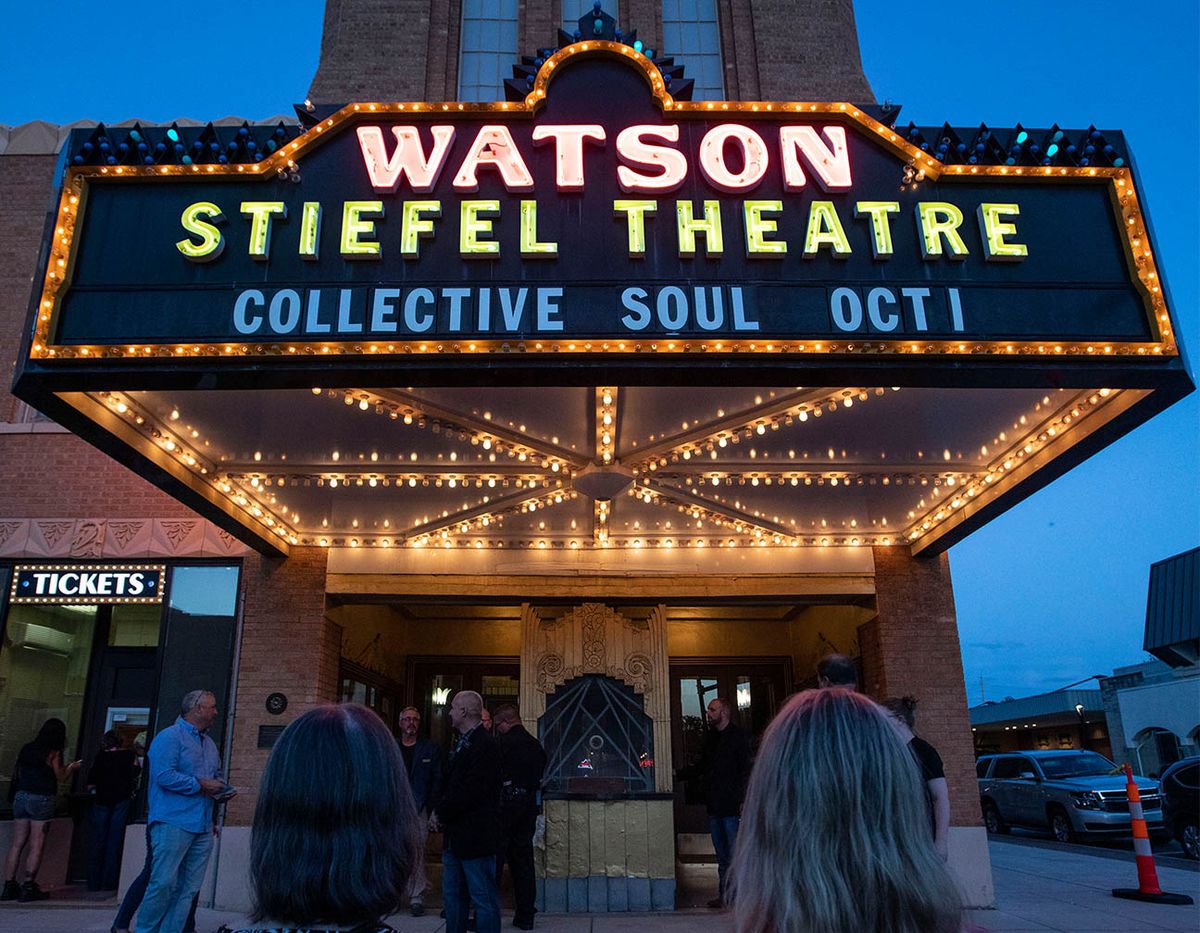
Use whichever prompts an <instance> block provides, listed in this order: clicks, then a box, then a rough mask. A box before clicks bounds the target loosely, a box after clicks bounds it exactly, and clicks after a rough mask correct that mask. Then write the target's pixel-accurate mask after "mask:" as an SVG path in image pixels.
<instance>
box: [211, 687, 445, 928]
mask: <svg viewBox="0 0 1200 933" xmlns="http://www.w3.org/2000/svg"><path fill="white" fill-rule="evenodd" d="M401 747H403V746H401ZM404 770H405V768H404V759H403V757H402V755H401V752H400V750H399V749H398V748H397V744H396V740H395V739H394V738H393V737H392V734H391V732H389V731H388V728H387V726H386V725H384V723H383V720H382V719H380V718H379V716H378V715H376V714H375V712H374V711H372V710H370V709H368V708H367V707H365V706H360V705H359V704H357V703H341V704H338V705H333V704H330V705H326V706H318V707H317V708H316V709H312V710H309V711H308V712H307V713H304V714H303V715H302V716H300V717H298V718H297V719H296V721H295V722H293V723H292V724H291V725H289V726H288V727H287V728H286V729H284V731H283V734H282V735H281V736H280V737H279V740H278V741H277V742H276V743H275V747H274V748H273V749H272V750H271V757H270V758H269V759H268V761H267V767H266V770H265V771H264V772H263V777H262V784H261V786H260V788H259V795H258V803H257V804H256V806H255V808H254V829H253V830H252V832H251V835H250V886H251V891H252V892H253V900H254V911H253V914H252V915H251V926H250V927H247V928H242V927H238V928H236V929H232V930H231V929H230V928H229V927H227V926H223V927H221V928H220V930H218V931H217V933H333V931H334V930H353V931H354V933H395V931H394V930H393V928H392V927H390V926H388V925H386V924H385V923H384V918H385V917H387V915H388V914H390V913H393V912H395V911H396V910H397V909H399V907H400V902H401V900H402V899H403V897H404V892H405V889H406V888H407V887H408V878H409V873H410V872H411V871H412V869H413V866H414V865H415V863H416V860H417V859H418V857H419V855H420V852H421V849H422V847H423V843H422V842H421V839H420V837H421V836H422V835H423V834H424V832H425V827H424V823H423V821H421V820H420V819H419V818H418V816H417V809H416V806H415V805H414V803H413V796H412V793H411V792H410V790H409V785H408V779H407V778H406V777H405V775H404Z"/></svg>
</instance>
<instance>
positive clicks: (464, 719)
mask: <svg viewBox="0 0 1200 933" xmlns="http://www.w3.org/2000/svg"><path fill="white" fill-rule="evenodd" d="M482 709H483V697H481V696H480V695H479V694H478V693H476V692H475V691H473V690H460V691H459V692H458V693H456V694H455V695H454V699H453V700H452V701H451V702H450V725H452V726H453V727H454V728H455V730H457V732H458V741H457V742H455V743H454V748H453V749H452V750H451V752H450V763H449V765H448V766H447V769H446V779H445V784H444V786H443V789H442V794H441V797H440V798H439V799H438V802H437V805H436V806H435V807H434V813H433V820H432V825H433V826H434V827H440V828H441V830H442V831H443V832H444V833H445V837H444V844H443V849H442V866H443V869H444V871H443V874H442V897H443V900H444V901H445V905H446V933H466V929H467V911H468V908H469V907H470V906H474V908H475V914H476V917H477V918H478V921H477V922H478V930H479V933H500V893H499V890H498V889H497V888H496V852H497V851H498V850H499V848H500V752H499V749H498V748H497V747H496V740H495V739H493V738H492V737H491V736H490V735H488V733H487V730H485V729H483V728H482V726H481V725H480V712H481V710H482Z"/></svg>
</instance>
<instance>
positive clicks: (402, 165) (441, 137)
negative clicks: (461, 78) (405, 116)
mask: <svg viewBox="0 0 1200 933" xmlns="http://www.w3.org/2000/svg"><path fill="white" fill-rule="evenodd" d="M429 131H430V132H431V133H432V134H433V148H432V149H431V150H430V151H429V155H428V156H426V155H425V149H424V147H423V146H422V145H421V137H420V136H419V135H418V134H417V128H416V127H415V126H393V127H392V133H393V135H395V137H396V149H395V151H393V152H392V157H391V158H390V159H389V158H388V157H387V153H386V152H385V151H384V145H383V129H382V128H381V127H378V126H360V127H359V128H358V146H359V149H361V150H362V157H363V163H364V164H365V165H366V167H367V175H368V177H370V179H371V187H372V188H374V189H375V190H376V191H395V190H396V189H397V188H398V187H399V186H400V179H401V178H403V177H404V176H406V175H407V176H408V183H409V186H410V187H411V188H412V190H413V191H421V192H424V191H432V190H433V186H434V185H436V184H437V180H438V176H439V175H440V174H441V173H442V166H443V165H444V164H445V161H446V152H447V151H448V150H449V149H450V143H451V142H453V141H454V127H452V126H431V127H430V128H429Z"/></svg>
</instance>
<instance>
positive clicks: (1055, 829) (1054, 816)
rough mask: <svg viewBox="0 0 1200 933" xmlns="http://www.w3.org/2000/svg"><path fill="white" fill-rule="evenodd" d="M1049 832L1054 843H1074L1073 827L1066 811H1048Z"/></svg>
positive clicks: (1056, 809)
mask: <svg viewBox="0 0 1200 933" xmlns="http://www.w3.org/2000/svg"><path fill="white" fill-rule="evenodd" d="M1050 832H1052V833H1053V834H1054V841H1055V842H1074V841H1075V827H1074V826H1072V825H1071V818H1070V817H1069V816H1067V814H1066V811H1064V810H1060V809H1058V808H1057V807H1056V808H1055V809H1053V810H1051V811H1050Z"/></svg>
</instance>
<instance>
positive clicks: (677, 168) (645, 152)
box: [617, 125, 688, 194]
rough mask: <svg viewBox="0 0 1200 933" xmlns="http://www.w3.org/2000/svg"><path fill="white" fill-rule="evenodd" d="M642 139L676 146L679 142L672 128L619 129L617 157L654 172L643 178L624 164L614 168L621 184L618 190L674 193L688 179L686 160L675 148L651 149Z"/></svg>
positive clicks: (642, 175)
mask: <svg viewBox="0 0 1200 933" xmlns="http://www.w3.org/2000/svg"><path fill="white" fill-rule="evenodd" d="M643 136H648V137H650V138H651V139H661V140H663V141H664V142H669V143H677V142H679V127H678V126H675V125H671V126H631V127H628V128H627V129H624V130H621V132H620V133H619V134H618V136H617V155H618V156H619V157H620V159H621V161H622V162H631V163H633V164H634V165H640V166H642V167H643V168H652V169H655V170H656V171H657V174H655V175H645V174H643V173H642V172H635V171H634V170H633V169H631V168H627V167H626V166H624V165H620V166H617V181H618V182H619V183H620V185H621V190H622V191H644V192H646V193H648V194H656V193H658V192H660V191H674V190H675V189H676V188H678V187H679V186H680V185H682V184H683V182H684V179H686V178H687V170H688V165H687V158H686V157H685V156H684V154H683V153H682V152H680V151H679V150H678V149H671V148H668V147H667V146H652V145H650V144H649V143H646V142H644V141H643V140H642V137H643Z"/></svg>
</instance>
